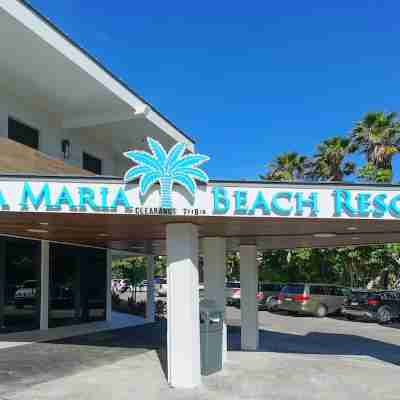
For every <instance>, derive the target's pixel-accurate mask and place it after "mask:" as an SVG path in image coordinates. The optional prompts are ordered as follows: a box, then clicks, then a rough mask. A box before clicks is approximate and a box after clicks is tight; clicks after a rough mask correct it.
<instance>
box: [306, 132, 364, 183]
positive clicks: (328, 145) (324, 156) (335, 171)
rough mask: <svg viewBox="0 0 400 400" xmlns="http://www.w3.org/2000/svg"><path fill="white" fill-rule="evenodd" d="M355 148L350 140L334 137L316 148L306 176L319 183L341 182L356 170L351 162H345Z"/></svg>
mask: <svg viewBox="0 0 400 400" xmlns="http://www.w3.org/2000/svg"><path fill="white" fill-rule="evenodd" d="M355 151H356V146H355V145H354V144H353V143H352V141H351V139H349V138H345V137H342V136H334V137H332V138H329V139H326V140H324V141H323V142H322V143H321V144H319V145H318V146H317V153H316V154H315V156H314V158H313V160H312V161H311V162H310V166H309V171H308V172H307V174H308V176H309V177H310V178H311V179H315V180H320V181H338V182H339V181H342V180H343V178H344V177H345V176H348V175H351V174H352V173H354V171H355V169H356V165H355V163H353V162H350V161H345V158H346V156H347V155H348V154H351V153H354V152H355Z"/></svg>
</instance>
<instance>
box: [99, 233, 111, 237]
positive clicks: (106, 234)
mask: <svg viewBox="0 0 400 400" xmlns="http://www.w3.org/2000/svg"><path fill="white" fill-rule="evenodd" d="M97 236H99V237H108V236H110V235H109V234H108V233H99V234H98V235H97Z"/></svg>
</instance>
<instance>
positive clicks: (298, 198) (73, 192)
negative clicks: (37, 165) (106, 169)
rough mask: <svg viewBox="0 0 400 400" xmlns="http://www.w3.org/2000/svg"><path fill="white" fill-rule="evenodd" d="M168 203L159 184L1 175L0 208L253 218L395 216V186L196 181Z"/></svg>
mask: <svg viewBox="0 0 400 400" xmlns="http://www.w3.org/2000/svg"><path fill="white" fill-rule="evenodd" d="M168 195H169V196H170V202H169V203H168V207H165V206H162V201H163V200H162V196H163V193H162V191H161V188H160V185H157V184H155V185H153V186H152V187H151V188H150V189H149V190H148V191H147V192H146V194H143V193H142V192H141V190H140V187H139V184H138V183H137V182H136V183H121V182H119V181H104V182H99V181H95V182H92V181H90V180H82V181H80V180H76V181H65V180H63V179H62V178H61V179H59V180H56V179H54V180H53V179H52V180H48V181H43V180H40V179H33V180H30V181H26V180H23V179H15V180H13V179H4V180H1V179H0V212H53V213H102V214H103V213H107V214H131V215H141V216H143V215H159V216H160V218H161V217H163V216H172V215H176V216H213V217H233V216H235V217H253V218H276V217H286V218H312V219H318V218H362V219H400V190H398V189H397V188H395V187H394V188H385V189H383V190H380V189H379V187H375V188H368V190H365V188H362V187H350V186H347V187H346V186H343V187H338V186H329V185H318V186H316V185H308V186H307V185H300V184H299V185H288V186H286V187H285V185H284V184H282V185H281V184H279V185H276V184H269V185H268V184H263V183H260V184H250V183H249V184H235V183H233V182H232V183H224V184H218V183H208V184H201V185H198V187H197V189H196V193H195V196H193V195H192V194H190V193H188V191H187V190H185V189H184V188H181V187H180V186H179V185H176V186H175V185H173V186H172V190H171V193H169V194H168Z"/></svg>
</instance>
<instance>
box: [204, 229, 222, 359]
mask: <svg viewBox="0 0 400 400" xmlns="http://www.w3.org/2000/svg"><path fill="white" fill-rule="evenodd" d="M203 250H204V266H203V270H204V289H205V290H204V294H205V298H206V299H210V300H214V301H215V302H216V303H217V306H218V307H219V308H220V309H221V310H223V311H224V328H223V338H222V361H223V362H225V361H226V359H227V352H228V340H227V328H226V321H225V303H226V298H225V277H226V239H225V238H217V237H214V238H204V239H203Z"/></svg>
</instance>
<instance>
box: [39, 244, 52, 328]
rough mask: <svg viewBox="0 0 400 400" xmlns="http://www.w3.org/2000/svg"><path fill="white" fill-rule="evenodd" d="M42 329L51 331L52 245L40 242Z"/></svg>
mask: <svg viewBox="0 0 400 400" xmlns="http://www.w3.org/2000/svg"><path fill="white" fill-rule="evenodd" d="M40 246H41V247H40V329H41V330H47V329H49V264H50V244H49V242H48V240H42V241H41V242H40Z"/></svg>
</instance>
